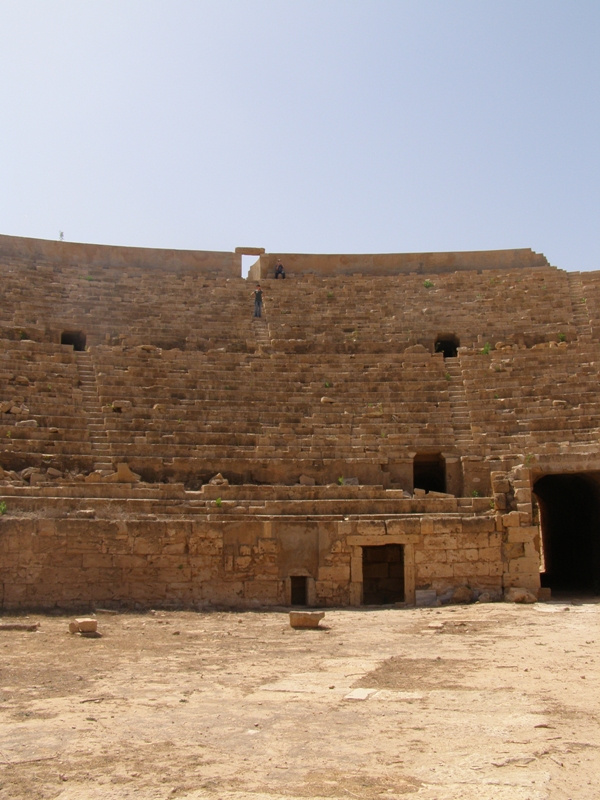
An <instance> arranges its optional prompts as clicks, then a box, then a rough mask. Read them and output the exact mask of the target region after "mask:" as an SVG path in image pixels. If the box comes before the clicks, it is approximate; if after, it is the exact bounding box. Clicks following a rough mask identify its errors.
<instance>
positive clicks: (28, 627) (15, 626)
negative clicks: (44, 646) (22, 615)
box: [0, 622, 40, 631]
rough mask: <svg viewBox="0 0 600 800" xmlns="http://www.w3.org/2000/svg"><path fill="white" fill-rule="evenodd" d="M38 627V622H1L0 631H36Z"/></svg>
mask: <svg viewBox="0 0 600 800" xmlns="http://www.w3.org/2000/svg"><path fill="white" fill-rule="evenodd" d="M39 627H40V623H39V622H34V623H33V624H29V623H27V622H2V623H0V631H37V630H38V628H39Z"/></svg>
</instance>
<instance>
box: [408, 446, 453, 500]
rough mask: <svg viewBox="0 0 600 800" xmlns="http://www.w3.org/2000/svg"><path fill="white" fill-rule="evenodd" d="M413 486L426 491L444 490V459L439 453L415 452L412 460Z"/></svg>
mask: <svg viewBox="0 0 600 800" xmlns="http://www.w3.org/2000/svg"><path fill="white" fill-rule="evenodd" d="M413 487H414V488H415V489H425V491H426V492H445V491H446V460H445V458H444V456H443V455H442V454H441V453H417V455H416V456H415V458H414V461H413Z"/></svg>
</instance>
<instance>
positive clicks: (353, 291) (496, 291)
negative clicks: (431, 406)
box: [266, 267, 575, 354]
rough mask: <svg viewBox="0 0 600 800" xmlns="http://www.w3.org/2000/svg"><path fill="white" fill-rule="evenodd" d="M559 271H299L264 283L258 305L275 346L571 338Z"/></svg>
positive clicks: (338, 347)
mask: <svg viewBox="0 0 600 800" xmlns="http://www.w3.org/2000/svg"><path fill="white" fill-rule="evenodd" d="M566 280H567V279H566V274H565V273H562V272H559V271H558V270H556V269H553V268H550V267H537V268H534V269H532V270H528V271H527V273H526V274H524V273H523V272H522V271H514V272H503V271H500V270H489V271H486V272H485V273H483V274H481V275H473V273H465V272H455V273H449V274H440V275H432V276H430V277H429V278H428V277H427V276H424V275H417V274H409V275H397V276H393V277H384V276H369V277H366V276H363V277H361V276H353V278H352V282H351V283H348V282H345V281H343V280H342V279H332V278H327V279H322V278H319V277H317V276H303V277H302V279H301V280H299V281H294V280H292V279H290V280H287V281H271V282H269V283H268V284H267V289H266V297H267V300H266V305H267V314H268V317H269V328H270V332H271V337H272V338H273V339H274V342H273V347H274V348H275V349H276V350H277V351H282V352H290V353H297V352H313V353H314V352H362V353H373V354H381V353H389V352H400V351H402V350H403V349H405V347H407V346H408V345H410V344H415V343H422V344H425V346H427V347H428V348H432V347H433V343H434V342H435V340H436V338H437V336H438V335H440V334H441V333H451V332H453V333H455V334H456V335H457V336H458V337H459V339H460V343H461V344H462V345H463V346H474V345H475V344H477V343H478V342H486V341H489V342H490V343H492V344H494V343H495V342H498V341H508V342H522V343H526V344H528V345H529V346H531V345H533V344H536V343H538V342H543V341H557V337H558V336H559V335H560V334H562V336H563V337H565V338H567V339H571V338H574V337H575V330H574V326H573V321H572V310H571V302H570V299H569V296H568V288H567V282H566Z"/></svg>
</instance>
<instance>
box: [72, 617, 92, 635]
mask: <svg viewBox="0 0 600 800" xmlns="http://www.w3.org/2000/svg"><path fill="white" fill-rule="evenodd" d="M97 632H98V620H96V619H94V618H93V617H78V618H77V619H75V620H74V621H73V622H70V623H69V633H97Z"/></svg>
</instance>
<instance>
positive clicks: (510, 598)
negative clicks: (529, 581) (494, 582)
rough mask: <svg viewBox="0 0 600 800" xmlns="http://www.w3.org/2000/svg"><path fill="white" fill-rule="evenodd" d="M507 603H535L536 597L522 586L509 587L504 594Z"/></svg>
mask: <svg viewBox="0 0 600 800" xmlns="http://www.w3.org/2000/svg"><path fill="white" fill-rule="evenodd" d="M504 599H505V600H506V602H507V603H536V602H537V597H536V596H535V595H534V594H533V593H532V592H530V591H529V590H528V589H525V588H523V587H522V586H511V587H510V588H509V589H507V590H506V591H505V592H504Z"/></svg>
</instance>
